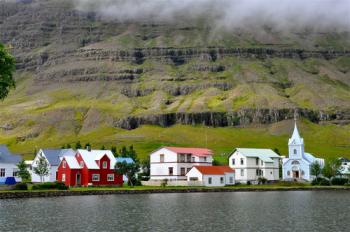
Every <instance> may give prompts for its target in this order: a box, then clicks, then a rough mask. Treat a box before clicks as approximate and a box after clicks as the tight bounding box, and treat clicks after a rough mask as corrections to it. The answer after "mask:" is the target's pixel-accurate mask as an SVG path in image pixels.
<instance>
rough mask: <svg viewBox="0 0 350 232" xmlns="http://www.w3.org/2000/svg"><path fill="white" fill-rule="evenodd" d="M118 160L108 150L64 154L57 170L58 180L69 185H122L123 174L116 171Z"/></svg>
mask: <svg viewBox="0 0 350 232" xmlns="http://www.w3.org/2000/svg"><path fill="white" fill-rule="evenodd" d="M115 163H116V160H115V157H114V155H113V154H112V152H111V151H108V150H91V151H88V150H78V151H77V153H76V154H75V156H64V157H63V158H62V161H61V163H60V165H59V166H58V170H57V175H58V177H57V180H58V181H61V182H63V183H65V184H66V185H67V186H106V185H122V184H123V176H122V175H118V174H116V173H115V169H114V166H115Z"/></svg>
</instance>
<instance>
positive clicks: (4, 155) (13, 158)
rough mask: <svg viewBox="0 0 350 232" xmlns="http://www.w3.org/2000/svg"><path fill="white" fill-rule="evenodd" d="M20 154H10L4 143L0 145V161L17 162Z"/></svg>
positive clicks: (19, 159)
mask: <svg viewBox="0 0 350 232" xmlns="http://www.w3.org/2000/svg"><path fill="white" fill-rule="evenodd" d="M21 160H22V158H21V156H19V155H14V154H12V153H11V152H10V151H9V149H8V148H7V146H6V145H0V163H8V164H17V163H19V162H20V161H21Z"/></svg>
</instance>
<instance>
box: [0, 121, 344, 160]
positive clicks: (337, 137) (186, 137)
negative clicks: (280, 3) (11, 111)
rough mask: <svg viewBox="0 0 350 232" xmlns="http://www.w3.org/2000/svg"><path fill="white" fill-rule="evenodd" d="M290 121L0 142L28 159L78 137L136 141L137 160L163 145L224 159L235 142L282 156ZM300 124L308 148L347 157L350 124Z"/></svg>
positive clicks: (97, 142)
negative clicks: (200, 149)
mask: <svg viewBox="0 0 350 232" xmlns="http://www.w3.org/2000/svg"><path fill="white" fill-rule="evenodd" d="M292 126H293V122H292V121H283V122H279V123H275V124H272V125H268V126H267V125H266V126H251V127H245V128H235V127H229V128H207V127H203V126H184V125H176V126H173V127H169V128H162V127H158V126H142V127H140V128H138V129H136V130H131V131H127V130H122V129H117V128H110V127H103V128H98V129H96V130H93V131H91V132H88V133H85V134H74V133H68V134H61V133H59V132H57V131H56V130H48V131H46V132H45V133H43V134H42V135H40V136H39V137H37V138H32V139H28V140H26V141H24V142H18V141H16V137H14V138H13V137H6V136H3V135H0V144H1V143H4V144H8V145H9V147H10V148H11V150H12V151H14V152H17V153H20V154H24V158H25V159H32V158H33V156H34V155H33V151H34V150H35V149H36V150H37V149H39V148H52V147H53V148H54V147H56V148H59V147H61V146H62V145H65V144H71V145H72V146H73V147H74V143H75V142H76V141H78V140H79V141H81V143H82V144H85V143H87V142H89V143H91V144H92V147H93V148H96V149H99V148H100V147H101V146H102V145H105V147H106V148H109V147H110V146H112V145H113V146H117V148H121V147H122V146H129V145H134V147H135V149H136V151H137V153H138V156H139V157H140V158H141V159H147V158H148V155H149V153H150V152H152V151H153V150H155V149H157V148H159V147H161V146H167V145H173V146H191V147H208V148H210V149H213V151H214V152H215V156H214V158H215V160H217V161H219V162H220V163H223V164H225V163H227V157H228V155H229V154H230V153H231V152H232V151H233V150H234V149H235V148H237V147H247V148H271V149H278V150H279V151H280V152H281V154H282V155H287V141H288V138H289V136H290V134H291V132H292ZM299 127H300V128H299V130H300V132H301V134H302V136H303V137H304V139H305V143H306V151H307V152H310V153H313V154H315V155H316V156H319V157H323V158H331V157H340V156H344V157H348V158H350V140H349V138H350V127H349V126H342V127H341V126H336V125H332V124H329V125H318V124H313V123H311V122H309V121H306V120H305V121H302V122H300V125H299Z"/></svg>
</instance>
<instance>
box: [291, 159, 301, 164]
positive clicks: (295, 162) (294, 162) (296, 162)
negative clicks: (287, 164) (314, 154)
mask: <svg viewBox="0 0 350 232" xmlns="http://www.w3.org/2000/svg"><path fill="white" fill-rule="evenodd" d="M292 164H293V165H299V164H300V163H299V162H298V161H296V160H294V161H293V162H292Z"/></svg>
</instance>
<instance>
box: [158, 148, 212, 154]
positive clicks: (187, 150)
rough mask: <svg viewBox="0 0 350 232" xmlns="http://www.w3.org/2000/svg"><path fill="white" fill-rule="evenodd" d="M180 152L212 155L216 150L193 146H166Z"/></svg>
mask: <svg viewBox="0 0 350 232" xmlns="http://www.w3.org/2000/svg"><path fill="white" fill-rule="evenodd" d="M164 148H165V149H168V150H170V151H173V152H175V153H178V154H192V155H194V156H212V155H213V154H214V152H213V151H212V150H210V149H207V148H191V147H188V148H187V147H164Z"/></svg>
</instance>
